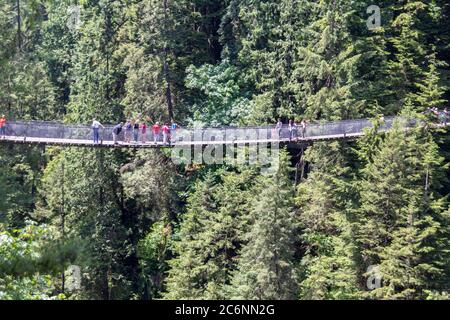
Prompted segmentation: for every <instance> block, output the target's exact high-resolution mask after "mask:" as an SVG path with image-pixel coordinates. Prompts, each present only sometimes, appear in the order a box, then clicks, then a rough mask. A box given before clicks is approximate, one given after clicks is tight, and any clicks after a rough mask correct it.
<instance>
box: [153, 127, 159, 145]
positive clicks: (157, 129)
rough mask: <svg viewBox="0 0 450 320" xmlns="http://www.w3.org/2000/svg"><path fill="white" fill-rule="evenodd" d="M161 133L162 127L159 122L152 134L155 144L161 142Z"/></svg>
mask: <svg viewBox="0 0 450 320" xmlns="http://www.w3.org/2000/svg"><path fill="white" fill-rule="evenodd" d="M160 131H161V126H160V125H159V122H156V123H155V124H154V125H153V127H152V133H153V142H154V143H155V144H157V143H158V140H159V132H160Z"/></svg>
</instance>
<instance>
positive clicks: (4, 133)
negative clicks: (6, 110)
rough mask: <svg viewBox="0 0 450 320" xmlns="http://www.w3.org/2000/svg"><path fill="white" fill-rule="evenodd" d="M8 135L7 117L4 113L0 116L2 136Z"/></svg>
mask: <svg viewBox="0 0 450 320" xmlns="http://www.w3.org/2000/svg"><path fill="white" fill-rule="evenodd" d="M5 136H6V117H5V115H2V117H1V118H0V137H2V138H4V137H5Z"/></svg>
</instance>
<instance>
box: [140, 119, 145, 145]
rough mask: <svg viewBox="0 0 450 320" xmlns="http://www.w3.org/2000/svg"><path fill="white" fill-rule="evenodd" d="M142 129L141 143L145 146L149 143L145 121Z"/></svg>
mask: <svg viewBox="0 0 450 320" xmlns="http://www.w3.org/2000/svg"><path fill="white" fill-rule="evenodd" d="M140 129H141V141H142V143H143V144H145V143H146V142H147V124H146V123H145V121H142V123H141V126H140Z"/></svg>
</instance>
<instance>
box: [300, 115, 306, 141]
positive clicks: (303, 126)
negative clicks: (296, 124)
mask: <svg viewBox="0 0 450 320" xmlns="http://www.w3.org/2000/svg"><path fill="white" fill-rule="evenodd" d="M300 128H301V130H302V138H303V139H304V138H305V134H306V120H305V119H302V121H301V122H300Z"/></svg>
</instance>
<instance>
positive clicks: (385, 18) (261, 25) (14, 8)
mask: <svg viewBox="0 0 450 320" xmlns="http://www.w3.org/2000/svg"><path fill="white" fill-rule="evenodd" d="M378 13H379V16H378ZM449 15H450V3H449V2H448V1H446V0H402V1H397V0H392V1H391V0H380V1H377V2H373V1H364V0H353V1H350V0H322V1H314V0H279V1H273V0H3V1H2V2H1V3H0V43H1V44H2V45H1V46H0V116H1V115H2V114H4V115H5V117H6V119H7V121H13V120H45V121H60V122H64V123H70V124H86V125H89V124H90V123H91V122H92V119H93V118H96V119H97V120H99V121H100V122H102V123H104V124H116V123H118V122H120V121H125V120H127V119H131V118H138V117H142V118H143V119H145V120H144V121H148V122H149V123H148V124H149V125H150V124H153V123H154V122H157V121H159V122H169V121H171V120H172V119H173V120H174V121H176V122H177V123H178V124H180V125H181V126H228V125H231V126H250V125H267V124H270V125H275V123H276V122H277V121H278V120H279V119H280V120H281V122H283V123H284V124H287V123H288V121H289V120H295V121H301V120H302V119H307V121H308V123H314V122H329V121H338V120H348V119H361V118H369V119H371V121H372V122H373V127H372V128H370V129H367V130H366V131H365V134H364V136H363V137H362V138H361V139H358V140H357V141H354V140H351V141H347V140H339V141H325V142H316V143H313V144H311V145H308V146H307V148H306V149H305V150H304V152H303V154H301V157H300V155H299V154H298V150H297V149H294V150H292V149H289V148H286V149H283V150H281V152H280V154H279V162H278V163H279V166H278V168H277V170H275V171H268V172H266V171H265V170H263V169H264V168H262V167H261V166H258V165H249V164H244V165H233V164H223V165H217V164H216V165H205V164H201V163H200V164H195V163H194V164H190V165H183V164H175V163H173V162H172V161H171V159H170V152H168V151H167V150H164V149H158V148H155V149H152V150H147V149H145V150H144V149H141V150H139V149H121V148H114V149H103V148H102V149H100V148H74V147H51V146H43V145H35V146H32V145H22V144H20V145H19V144H18V145H14V144H7V143H1V141H0V299H105V300H107V299H126V300H130V299H133V300H136V299H145V300H146V299H251V300H254V299H255V300H256V299H275V300H280V299H430V300H435V299H448V298H449V283H450V269H449V266H450V256H449V252H450V251H449V243H448V240H449V232H450V228H449V223H450V208H449V200H450V199H449V195H450V187H449V186H450V184H449V178H450V170H449V166H450V138H449V134H448V133H449V131H448V129H438V130H432V129H431V127H432V126H430V125H424V126H419V125H418V126H415V127H413V128H411V130H408V131H406V130H403V126H402V123H401V121H398V122H395V123H394V125H393V127H392V128H391V130H389V131H388V132H385V133H382V132H378V131H377V130H376V129H377V128H378V127H379V126H381V125H382V123H381V122H380V121H382V118H383V117H384V116H386V117H387V116H399V115H400V116H401V117H402V118H404V119H420V120H421V121H422V123H430V122H434V121H435V119H431V118H430V117H429V116H427V115H426V114H427V112H428V111H429V110H431V109H432V108H437V109H439V110H443V109H444V108H445V107H447V108H448V107H450V106H449V98H450V69H449V68H450V67H449V64H450V47H449V43H450V28H449V24H448V21H449V19H450V17H449ZM449 121H450V120H449ZM299 168H301V169H299ZM299 170H300V171H301V173H300V171H299Z"/></svg>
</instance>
